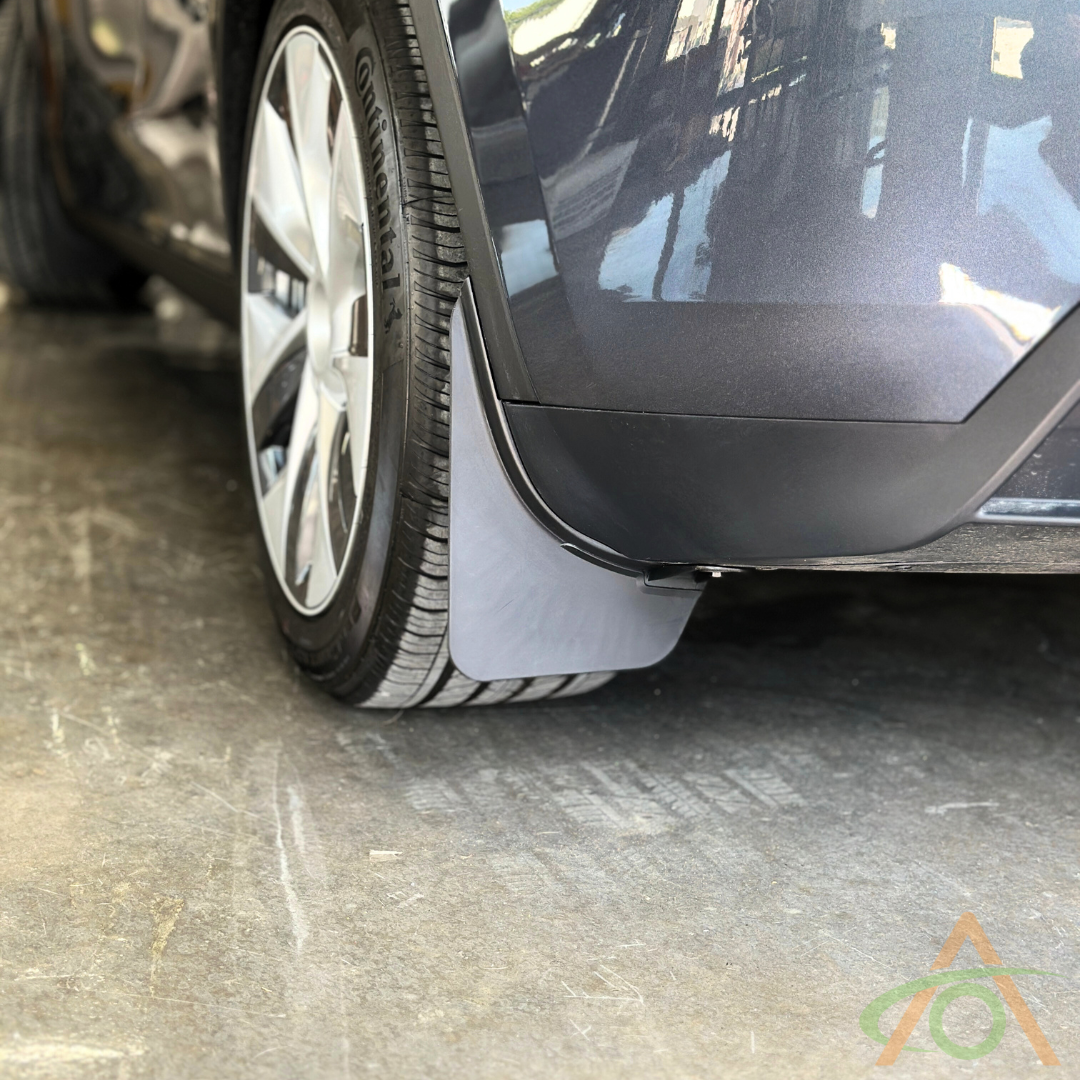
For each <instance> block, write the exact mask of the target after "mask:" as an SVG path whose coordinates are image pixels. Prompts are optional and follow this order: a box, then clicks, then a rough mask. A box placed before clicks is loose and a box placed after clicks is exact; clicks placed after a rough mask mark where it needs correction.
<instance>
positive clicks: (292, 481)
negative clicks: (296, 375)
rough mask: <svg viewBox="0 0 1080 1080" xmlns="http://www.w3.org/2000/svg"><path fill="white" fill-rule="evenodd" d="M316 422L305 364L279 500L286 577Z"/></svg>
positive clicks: (314, 391) (315, 392)
mask: <svg viewBox="0 0 1080 1080" xmlns="http://www.w3.org/2000/svg"><path fill="white" fill-rule="evenodd" d="M318 420H319V388H318V386H317V385H316V382H315V376H314V374H313V372H312V370H311V363H310V361H309V362H308V363H307V364H305V365H304V371H303V374H302V375H301V377H300V389H299V391H298V392H297V395H296V409H295V411H294V412H293V421H292V431H291V432H290V434H289V448H288V450H287V452H286V459H285V491H284V495H283V498H284V500H285V508H286V510H285V518H284V521H283V530H284V531H283V535H282V538H281V544H282V547H283V549H284V553H285V556H286V557H285V559H284V560H283V561H282V570H283V571H285V572H286V573H288V571H287V570H286V567H287V566H288V564H289V563H290V562H291V561H292V560H293V558H294V556H295V554H296V548H295V544H296V540H297V537H296V535H295V526H296V523H297V521H298V519H299V517H300V515H301V510H302V506H301V505H299V504H302V502H303V499H304V488H305V486H306V482H307V473H308V471H309V468H310V465H311V456H312V454H313V453H314V449H315V448H314V445H313V443H314V437H315V428H316V425H317V424H318ZM298 503H299V504H298ZM290 584H292V583H290Z"/></svg>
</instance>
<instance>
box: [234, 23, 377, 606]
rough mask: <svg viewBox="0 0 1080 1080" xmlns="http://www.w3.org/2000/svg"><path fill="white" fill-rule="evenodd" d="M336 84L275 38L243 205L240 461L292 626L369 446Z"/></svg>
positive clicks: (334, 542)
mask: <svg viewBox="0 0 1080 1080" xmlns="http://www.w3.org/2000/svg"><path fill="white" fill-rule="evenodd" d="M343 85H344V83H343V80H342V79H341V76H340V73H339V72H338V70H337V67H336V65H335V64H334V62H333V58H332V57H331V54H330V51H329V49H328V48H327V47H326V46H325V45H324V44H323V42H322V40H321V39H320V37H319V36H318V34H317V33H316V32H315V31H314V30H313V29H312V28H310V27H298V28H296V29H294V30H292V31H290V32H289V34H287V35H286V36H285V38H284V39H283V40H282V41H281V43H280V45H279V46H278V48H277V51H276V52H275V54H274V58H273V60H272V61H271V63H270V67H269V70H268V73H267V77H266V80H265V82H264V84H263V87H262V90H261V93H260V97H259V106H258V113H257V115H256V119H255V128H254V132H253V134H252V144H251V157H250V163H249V166H248V176H247V187H246V192H245V201H244V224H243V240H242V243H243V249H242V250H243V258H242V261H241V286H242V305H243V311H242V326H241V334H242V343H243V349H242V354H243V370H244V403H245V414H246V417H247V431H248V449H249V453H250V456H251V469H252V474H253V478H254V487H255V496H256V501H257V502H258V508H259V520H260V522H261V525H262V530H263V536H264V538H265V540H266V547H267V550H268V551H269V554H270V560H271V562H272V564H273V567H274V572H275V573H276V575H277V578H278V581H279V583H280V585H281V587H282V590H283V591H284V593H285V595H286V596H287V597H288V598H289V600H290V602H291V603H292V604H293V606H294V607H295V608H296V609H297V610H298V611H300V612H302V613H303V614H305V615H315V614H318V613H319V612H320V611H322V610H324V609H325V608H326V607H327V606H328V605H329V604H330V602H331V601H332V600H333V598H334V595H335V593H336V592H337V589H338V586H339V585H340V583H341V578H342V574H343V571H344V567H345V566H346V564H347V562H348V559H349V554H350V552H351V550H352V547H353V544H354V541H355V536H356V533H357V531H358V525H359V522H360V516H361V506H360V504H361V494H362V492H363V490H364V480H365V477H366V475H367V468H368V452H369V447H370V442H371V434H372V415H371V413H372V353H373V343H374V342H373V331H374V319H373V311H372V301H371V294H370V291H369V281H370V280H371V274H370V272H369V267H370V266H371V242H370V234H369V229H368V220H367V199H366V191H365V185H364V170H363V165H362V162H361V157H360V147H359V145H358V143H357V139H356V128H355V126H354V124H353V122H352V116H351V113H350V110H349V104H348V100H347V99H346V96H345V95H344V94H343V92H342V86H343Z"/></svg>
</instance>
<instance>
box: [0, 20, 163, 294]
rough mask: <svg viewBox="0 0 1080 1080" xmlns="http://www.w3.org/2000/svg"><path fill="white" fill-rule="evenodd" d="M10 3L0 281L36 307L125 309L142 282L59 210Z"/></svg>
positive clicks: (35, 80) (3, 60) (1, 36)
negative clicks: (103, 305)
mask: <svg viewBox="0 0 1080 1080" xmlns="http://www.w3.org/2000/svg"><path fill="white" fill-rule="evenodd" d="M31 46H32V40H31V39H29V38H28V36H27V34H26V30H25V27H24V26H23V19H22V13H21V11H20V5H19V3H18V0H3V2H2V3H0V278H3V279H4V280H6V281H7V282H9V283H10V284H11V285H15V286H17V287H18V288H20V289H22V290H23V291H24V292H25V293H26V294H27V297H28V298H29V299H30V300H31V301H34V302H36V303H43V304H76V305H84V304H95V305H100V304H106V305H112V304H115V303H117V302H119V303H122V304H125V305H126V304H130V303H131V302H133V301H134V298H135V294H136V293H137V291H138V289H139V288H140V287H141V285H142V282H143V281H145V275H144V274H142V273H140V272H139V271H137V270H134V269H132V268H131V267H129V266H127V265H126V264H124V263H123V262H122V261H121V260H120V259H119V258H117V257H116V256H115V255H114V254H113V253H112V252H110V251H107V250H106V249H104V248H102V247H101V246H99V245H98V244H96V243H94V242H93V241H92V240H90V239H88V238H87V237H85V236H83V235H82V234H81V233H79V232H78V231H77V230H76V229H75V228H74V227H73V226H72V224H71V222H70V221H69V220H68V218H67V215H66V214H65V213H64V210H63V207H62V206H61V203H60V194H59V191H58V190H57V186H56V180H55V178H54V176H53V172H52V168H51V166H50V164H49V162H48V158H47V150H46V146H45V140H44V138H43V136H42V132H43V117H42V113H43V105H44V102H43V97H42V91H41V79H40V73H39V71H38V68H37V61H36V55H35V51H34V49H33V48H32V47H31Z"/></svg>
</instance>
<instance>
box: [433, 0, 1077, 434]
mask: <svg viewBox="0 0 1080 1080" xmlns="http://www.w3.org/2000/svg"><path fill="white" fill-rule="evenodd" d="M510 2H511V0H507V10H506V11H505V12H500V11H498V10H497V9H496V7H495V5H493V4H491V3H489V2H487V0H455V2H452V3H451V4H450V5H449V6H448V7H447V9H446V10H447V15H448V19H447V21H448V26H449V29H450V36H451V41H452V44H453V47H454V50H455V58H456V61H457V64H458V70H459V75H460V77H461V83H462V98H463V104H464V106H465V110H466V115H467V118H468V120H469V123H470V125H471V127H472V134H473V142H474V147H475V150H476V154H477V161H478V169H479V173H480V178H481V182H482V185H483V189H484V197H485V203H486V206H487V210H488V215H489V219H490V221H491V224H492V229H493V233H494V239H495V243H496V246H497V248H498V250H499V253H500V257H501V260H502V266H503V272H504V277H505V280H506V284H507V289H508V292H509V293H510V297H511V310H512V313H513V317H514V321H515V326H516V328H517V332H518V336H519V338H520V341H521V346H522V350H523V353H524V356H525V359H526V362H527V364H528V368H529V373H530V375H531V377H532V380H533V382H534V384H535V386H536V388H537V392H538V396H539V398H540V400H541V401H542V402H545V403H550V404H560V405H571V406H579V407H580V406H584V407H592V408H618V409H631V410H637V409H640V410H646V411H654V412H674V413H699V414H714V415H730V416H765V417H792V418H796V417H798V418H822V419H851V420H870V419H874V420H900V421H904V420H910V421H940V422H958V421H961V420H963V419H964V418H965V417H966V416H968V415H969V414H970V413H971V411H972V410H973V409H974V408H975V407H976V406H977V405H978V404H979V402H980V401H982V400H983V399H984V398H985V397H986V395H987V394H988V393H990V391H991V390H992V389H993V388H994V387H995V386H996V385H997V384H998V383H999V382H1000V380H1001V379H1002V378H1003V377H1004V376H1005V375H1007V374H1008V372H1009V371H1010V370H1011V369H1012V368H1013V367H1014V366H1015V365H1016V364H1017V363H1018V362H1019V361H1020V360H1021V359H1022V358H1023V357H1024V356H1025V355H1026V353H1027V352H1028V351H1029V350H1030V349H1031V348H1032V347H1033V346H1034V345H1035V344H1036V343H1037V342H1038V341H1039V340H1040V339H1041V338H1042V337H1043V336H1044V335H1045V333H1046V332H1047V331H1048V330H1049V329H1050V328H1051V327H1052V326H1053V325H1054V324H1055V323H1056V322H1057V321H1058V320H1060V319H1061V318H1062V317H1063V316H1064V315H1065V314H1066V313H1067V312H1068V311H1069V309H1070V308H1071V307H1072V306H1073V305H1074V304H1075V303H1076V302H1077V300H1078V299H1080V209H1078V207H1077V201H1078V197H1080V94H1077V93H1076V89H1075V88H1076V86H1077V85H1078V81H1080V12H1078V11H1077V9H1076V8H1075V7H1071V6H1067V5H1065V4H1064V3H1062V2H1061V0H1054V2H1048V3H1041V4H1034V3H1024V2H1017V0H1000V2H998V3H996V4H995V3H953V4H945V3H937V4H923V5H918V6H911V5H899V4H895V3H871V2H865V3H855V2H854V0H849V2H829V0H772V2H767V0H756V2H755V0H666V2H661V3H658V2H651V0H650V2H645V0H638V2H634V0H555V2H546V0H540V2H539V3H533V4H531V5H529V6H527V7H521V8H511V7H510ZM500 15H501V16H502V17H501V18H499V17H498V16H500Z"/></svg>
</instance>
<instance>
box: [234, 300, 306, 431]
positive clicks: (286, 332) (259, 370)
mask: <svg viewBox="0 0 1080 1080" xmlns="http://www.w3.org/2000/svg"><path fill="white" fill-rule="evenodd" d="M306 329H307V310H306V309H305V310H303V311H300V312H299V313H298V314H296V315H294V316H293V317H292V318H291V319H290V318H289V315H288V312H286V311H283V310H282V308H281V307H280V306H279V305H278V304H275V303H274V302H273V301H272V300H269V299H267V297H265V296H263V295H262V294H261V293H248V294H247V295H246V296H245V297H244V330H245V331H246V334H247V337H246V339H245V342H244V344H245V346H246V351H247V354H248V355H247V362H248V392H249V393H250V394H251V401H252V405H254V403H255V402H256V401H257V400H258V397H259V394H260V392H261V391H262V389H263V386H264V385H265V383H266V380H267V378H268V377H269V376H270V375H271V373H272V372H274V371H276V370H277V368H278V367H279V366H280V364H281V362H282V360H283V359H285V358H286V357H288V356H289V355H291V354H292V353H293V352H294V351H295V350H296V348H297V347H298V346H299V345H300V343H301V342H302V340H303V336H304V331H305V330H306ZM258 437H259V433H258V432H256V438H258Z"/></svg>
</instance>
